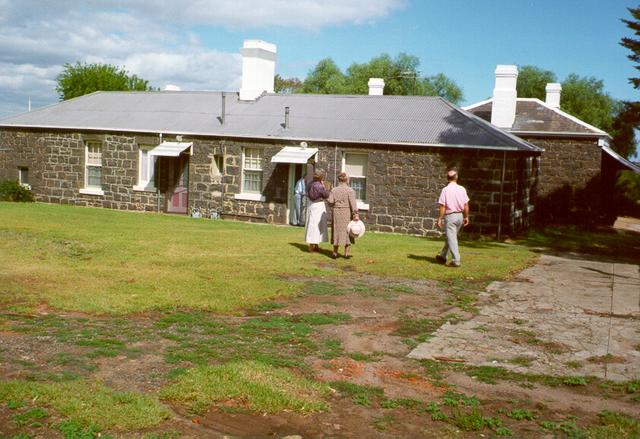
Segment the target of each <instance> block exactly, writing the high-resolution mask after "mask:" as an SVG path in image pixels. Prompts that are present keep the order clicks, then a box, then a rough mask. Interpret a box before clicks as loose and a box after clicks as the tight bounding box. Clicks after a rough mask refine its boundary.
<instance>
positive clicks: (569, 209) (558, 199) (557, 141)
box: [525, 137, 602, 225]
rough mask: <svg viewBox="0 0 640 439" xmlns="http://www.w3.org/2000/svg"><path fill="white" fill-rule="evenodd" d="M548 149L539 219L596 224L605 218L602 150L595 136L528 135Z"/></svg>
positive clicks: (539, 193)
mask: <svg viewBox="0 0 640 439" xmlns="http://www.w3.org/2000/svg"><path fill="white" fill-rule="evenodd" d="M525 140H527V141H528V142H530V143H532V144H534V145H536V146H539V147H541V148H544V150H545V151H544V152H543V153H542V156H541V159H540V179H539V184H538V188H537V200H536V210H537V213H536V221H537V222H539V223H542V224H545V223H568V224H580V225H585V224H593V223H597V222H599V221H600V220H601V219H602V218H601V216H602V215H601V203H602V191H601V178H600V173H601V168H602V151H601V148H600V147H599V146H598V140H597V139H595V138H591V139H584V138H574V139H566V138H540V137H532V138H525Z"/></svg>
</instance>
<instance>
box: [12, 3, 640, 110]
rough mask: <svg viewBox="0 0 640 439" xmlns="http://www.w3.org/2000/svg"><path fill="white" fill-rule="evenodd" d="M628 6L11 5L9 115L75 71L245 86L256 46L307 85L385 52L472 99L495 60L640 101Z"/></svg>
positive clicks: (42, 100) (51, 95)
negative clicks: (81, 64) (590, 79)
mask: <svg viewBox="0 0 640 439" xmlns="http://www.w3.org/2000/svg"><path fill="white" fill-rule="evenodd" d="M637 1H638V0H636V1H635V2H634V1H627V0H606V1H605V0H599V1H597V0H556V1H551V0H447V1H444V0H441V1H433V0H304V1H303V0H299V1H283V0H215V1H214V0H211V1H207V0H183V1H181V2H175V1H173V0H157V1H156V0H128V1H125V0H85V1H83V3H82V5H83V6H82V7H80V8H78V7H77V5H78V3H77V2H76V1H74V0H57V1H56V2H50V1H46V0H0V117H2V116H6V115H8V114H12V113H17V112H22V111H24V110H26V106H27V100H28V98H29V97H31V100H32V102H33V106H34V107H38V106H42V105H47V104H50V103H54V102H56V101H57V95H56V93H55V90H54V88H55V77H56V75H57V74H58V73H59V72H60V70H61V68H62V67H61V66H62V65H63V64H64V63H74V62H75V61H78V60H80V61H85V62H106V63H111V64H117V65H121V66H125V67H126V68H127V69H128V70H129V71H130V72H132V73H135V74H137V75H139V76H141V77H143V78H145V79H149V80H150V82H151V84H152V85H154V86H157V87H161V88H164V87H165V86H166V85H168V84H172V85H175V86H178V87H180V88H181V89H183V90H192V89H201V90H221V89H223V90H237V89H238V87H239V85H240V74H241V72H240V57H239V55H238V51H239V48H240V47H241V46H242V41H243V40H244V39H263V40H266V41H269V42H272V43H275V44H276V45H277V46H278V64H277V67H276V70H277V72H278V73H280V74H281V75H282V76H285V77H289V76H297V77H301V78H304V76H306V74H307V72H308V71H309V70H310V69H311V68H312V67H313V66H314V65H315V64H316V63H317V62H318V61H319V60H320V59H322V58H326V57H331V58H333V59H334V60H335V61H336V62H337V63H338V65H339V66H340V67H342V68H343V69H346V67H348V66H349V64H351V63H352V62H365V61H368V60H369V59H371V58H372V57H373V56H376V55H379V54H381V53H389V54H391V55H392V56H395V55H397V54H398V53H400V52H405V53H409V54H412V55H416V56H418V57H419V58H420V60H421V67H420V71H421V73H422V74H423V75H432V74H435V73H440V72H442V73H445V74H446V75H447V76H449V77H450V78H452V79H454V80H455V81H456V82H457V83H458V85H460V86H461V87H462V88H463V90H464V94H465V101H464V102H463V103H464V104H470V103H474V102H477V101H479V100H482V99H485V98H487V97H489V96H490V95H491V93H492V90H493V82H494V79H493V71H494V69H495V66H496V64H517V65H525V64H533V65H536V66H540V67H543V68H545V69H548V70H552V71H554V72H555V73H556V74H557V75H558V79H559V80H563V79H564V78H565V77H566V75H567V74H569V73H573V72H574V73H578V74H580V75H583V76H595V77H596V78H599V79H602V80H604V83H605V89H606V91H607V92H608V93H610V94H611V96H613V97H614V98H616V99H626V100H638V99H639V98H640V95H639V92H638V91H637V90H634V89H633V88H632V87H631V85H630V84H629V83H628V82H627V78H628V77H629V76H632V75H638V72H637V71H635V70H634V69H633V66H632V64H631V61H629V60H628V59H627V58H626V55H627V54H628V52H627V51H626V50H625V49H624V48H623V47H621V46H620V45H619V44H618V43H619V41H620V38H621V37H622V36H625V35H630V32H629V31H628V29H627V28H626V27H625V26H624V24H623V23H622V22H621V21H620V18H630V15H629V13H628V12H627V10H626V8H627V7H636V6H638V5H639V3H638V2H637Z"/></svg>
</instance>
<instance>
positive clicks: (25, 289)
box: [0, 203, 535, 314]
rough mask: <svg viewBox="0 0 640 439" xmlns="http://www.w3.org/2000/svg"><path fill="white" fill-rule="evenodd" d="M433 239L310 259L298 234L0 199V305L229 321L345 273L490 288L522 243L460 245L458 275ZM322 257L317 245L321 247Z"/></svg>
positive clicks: (524, 253)
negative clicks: (206, 314)
mask: <svg viewBox="0 0 640 439" xmlns="http://www.w3.org/2000/svg"><path fill="white" fill-rule="evenodd" d="M441 245H442V240H440V239H431V238H419V237H413V236H404V235H392V234H379V233H368V234H367V235H365V237H363V238H362V239H361V240H359V241H358V243H357V244H356V246H355V248H354V251H353V254H354V258H352V259H351V260H344V259H339V260H336V261H334V260H331V259H330V258H328V252H326V251H325V252H323V253H320V254H310V253H308V252H307V251H306V246H305V244H304V242H303V231H302V229H300V228H293V227H280V226H271V225H257V224H248V223H241V222H234V221H212V220H206V219H192V218H188V217H183V216H169V215H158V214H142V213H134V212H119V211H113V210H107V209H87V208H77V207H71V206H62V205H46V204H21V203H0V265H1V266H2V267H3V270H2V272H0V284H1V285H2V293H3V294H2V296H1V298H0V301H1V302H2V303H1V305H3V306H4V307H6V308H8V309H10V310H15V311H28V310H29V309H33V308H34V307H36V306H39V305H42V304H46V305H48V306H49V307H52V308H54V309H58V310H65V311H81V312H90V313H97V314H124V313H131V312H143V311H150V310H170V309H196V310H206V311H215V312H223V313H233V312H236V311H238V310H240V309H243V308H250V307H253V306H256V305H258V304H260V303H262V302H265V301H268V300H271V299H274V298H277V297H290V296H295V295H298V294H300V293H301V291H302V285H303V283H302V282H301V281H300V280H301V279H308V278H318V279H329V280H333V281H336V280H339V278H340V277H341V276H348V271H349V270H350V271H355V272H358V273H369V274H372V275H379V276H385V277H397V278H407V279H433V280H441V281H448V280H452V279H468V280H473V281H479V280H493V279H501V278H505V277H508V276H509V275H510V274H511V273H512V272H514V271H517V270H520V269H522V268H523V267H525V266H527V265H528V264H529V263H531V261H532V260H533V259H534V258H535V254H534V253H533V252H532V251H531V250H529V249H528V248H527V247H526V246H519V245H506V244H501V243H495V242H490V241H467V242H463V243H462V248H461V251H462V255H463V267H462V268H461V269H451V268H448V267H444V266H442V265H438V264H435V263H434V260H433V256H434V255H435V254H436V253H437V251H438V250H439V249H440V247H441ZM324 246H325V249H326V248H327V247H328V245H327V244H325V245H324Z"/></svg>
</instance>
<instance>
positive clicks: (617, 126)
mask: <svg viewBox="0 0 640 439" xmlns="http://www.w3.org/2000/svg"><path fill="white" fill-rule="evenodd" d="M619 107H620V108H619V110H618V113H617V114H616V117H615V118H614V119H613V125H612V127H611V132H610V134H611V136H612V137H613V141H612V142H611V147H612V148H613V150H614V151H616V152H617V153H618V154H620V155H621V156H623V157H626V158H629V157H633V156H634V155H635V153H636V152H637V150H638V144H637V141H636V136H635V130H636V129H637V128H638V127H640V102H622V103H621V104H620V105H619Z"/></svg>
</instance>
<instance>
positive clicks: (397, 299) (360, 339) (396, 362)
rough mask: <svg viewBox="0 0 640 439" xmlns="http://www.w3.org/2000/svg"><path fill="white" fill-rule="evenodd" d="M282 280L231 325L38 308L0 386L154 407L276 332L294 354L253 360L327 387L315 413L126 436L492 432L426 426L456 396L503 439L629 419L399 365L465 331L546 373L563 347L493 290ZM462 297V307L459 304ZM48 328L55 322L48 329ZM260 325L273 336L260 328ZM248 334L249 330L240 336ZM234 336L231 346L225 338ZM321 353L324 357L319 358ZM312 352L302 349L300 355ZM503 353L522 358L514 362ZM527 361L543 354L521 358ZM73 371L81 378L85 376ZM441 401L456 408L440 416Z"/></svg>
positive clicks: (418, 365) (615, 403)
mask: <svg viewBox="0 0 640 439" xmlns="http://www.w3.org/2000/svg"><path fill="white" fill-rule="evenodd" d="M292 280H295V281H297V282H307V284H308V285H307V293H306V294H304V295H303V296H301V297H297V298H293V299H288V300H286V301H284V300H280V301H274V303H272V304H268V306H265V308H264V309H263V310H261V309H260V308H256V309H254V310H251V311H249V312H248V313H247V315H246V316H240V317H239V316H220V315H212V314H207V313H190V312H189V310H181V311H180V312H174V313H161V312H154V313H147V314H139V315H132V316H128V317H127V318H126V319H110V318H109V317H108V316H101V317H96V318H91V319H90V320H87V321H86V322H85V323H83V320H82V319H83V318H86V316H82V315H72V314H65V315H59V314H56V311H55V310H52V309H49V308H48V307H46V306H44V305H43V306H41V307H39V308H38V310H37V312H38V313H39V314H36V315H34V316H31V317H28V318H24V321H23V322H22V323H21V324H22V325H23V326H24V328H26V329H25V332H19V331H18V332H17V331H15V330H14V329H13V327H12V326H10V325H9V324H7V322H8V321H10V320H11V319H10V318H7V319H5V321H4V322H3V325H2V326H0V328H1V329H0V375H1V376H2V378H3V379H5V380H6V379H12V378H29V379H39V380H46V379H49V378H46V374H47V373H49V374H51V373H55V374H59V375H61V374H63V373H65V372H69V371H75V372H76V373H77V374H78V376H79V377H81V378H86V379H89V380H100V381H102V382H104V383H105V384H106V385H108V386H110V387H112V388H114V389H117V390H129V391H136V392H142V393H147V394H151V395H156V394H157V392H158V391H159V389H161V388H163V387H164V386H165V385H167V384H168V383H170V382H171V381H172V380H173V379H174V378H176V377H177V376H179V374H180V373H183V372H184V370H185V369H186V368H189V367H194V366H195V365H197V364H206V363H208V364H218V363H221V362H225V361H228V360H229V359H228V358H227V357H225V356H224V355H223V354H221V353H226V352H231V353H232V354H233V355H236V356H237V355H240V357H241V358H243V357H242V355H241V354H243V353H245V352H246V353H249V354H251V353H252V350H255V349H260V347H261V346H262V345H261V344H260V342H261V341H262V339H263V338H268V337H272V336H274V334H275V335H276V336H277V337H279V338H278V340H286V343H284V344H280V345H278V349H281V350H290V351H291V352H295V353H296V356H291V355H290V356H286V355H283V356H282V358H278V354H279V352H278V350H277V349H274V350H271V351H268V352H267V354H268V355H267V356H265V357H262V359H263V360H266V361H273V362H274V363H275V364H279V363H278V360H286V362H285V366H288V367H291V368H293V369H294V370H297V371H298V372H299V373H300V374H303V375H305V376H306V377H308V378H312V379H315V380H318V381H322V382H325V383H333V384H331V385H332V386H334V387H335V389H334V391H333V392H332V393H331V395H330V396H328V397H327V399H326V402H327V404H328V405H329V409H328V410H327V411H326V412H323V413H312V414H308V415H301V414H298V413H293V412H282V413H278V414H264V413H252V412H249V411H247V410H246V405H245V404H243V402H242V401H239V400H232V401H223V402H221V403H219V404H217V405H215V406H214V407H211V408H210V409H209V411H208V412H206V413H204V414H203V415H197V416H196V415H194V414H192V413H189V412H188V411H187V410H186V408H184V407H182V406H170V408H171V409H172V411H173V413H174V416H173V418H172V419H170V420H167V421H166V422H164V423H163V424H162V425H160V426H158V427H157V428H156V429H152V430H149V431H145V432H136V434H144V433H171V434H176V435H177V436H179V437H194V438H200V437H202V438H205V437H206V438H222V437H225V436H226V437H229V436H235V437H278V438H282V437H285V436H287V435H300V436H302V437H304V438H324V437H337V438H360V437H376V438H432V437H433V438H442V437H456V438H467V437H468V438H471V437H474V438H476V437H478V436H479V435H481V434H483V435H485V437H490V436H491V435H493V434H495V427H486V426H485V427H481V428H480V430H478V431H466V430H464V429H461V428H460V427H458V426H456V425H455V422H454V420H452V419H451V418H448V419H445V420H443V419H442V418H438V413H439V412H438V410H441V409H442V410H444V411H446V413H447V415H448V416H451V414H452V413H456V411H458V412H459V413H470V412H471V411H472V408H471V407H470V406H469V407H468V406H465V405H464V403H460V401H465V398H467V399H466V400H467V401H478V406H477V407H476V408H475V409H473V410H477V411H478V413H481V414H482V415H483V416H485V417H487V418H496V419H498V418H499V419H500V420H501V422H503V424H504V425H505V426H507V427H508V428H509V429H510V430H511V431H512V432H513V433H514V436H515V437H524V438H527V437H531V438H538V437H544V435H545V434H547V435H548V432H545V431H543V430H541V428H540V426H539V423H538V421H539V420H541V419H548V420H551V421H558V422H559V421H562V420H565V419H570V418H568V416H578V417H579V419H580V422H581V423H582V424H581V425H585V423H591V424H594V423H597V422H598V417H597V414H598V413H599V412H600V411H601V410H604V409H608V410H613V411H619V412H621V413H627V414H629V415H634V414H635V415H636V416H637V409H638V402H634V400H633V399H632V398H633V395H626V394H625V395H624V396H620V395H621V392H618V393H617V394H607V395H604V394H599V390H598V387H597V385H595V384H594V385H591V384H590V386H589V387H585V388H580V387H576V388H574V387H559V388H553V387H548V386H543V385H537V384H536V385H535V386H534V387H531V386H530V387H527V388H525V387H522V385H521V384H522V383H518V382H516V381H499V382H498V384H495V385H490V384H485V383H482V382H479V381H478V380H474V379H473V378H471V377H469V376H467V375H466V374H465V373H464V368H465V367H468V366H467V364H466V363H461V361H464V360H465V358H462V356H461V355H450V356H447V355H442V356H440V357H439V358H440V359H441V360H443V361H438V362H433V363H425V362H421V361H418V360H414V359H410V358H407V354H408V353H409V352H410V351H411V349H412V346H415V344H417V343H419V342H420V341H423V340H426V339H429V338H430V337H432V332H433V331H436V332H437V331H438V330H442V331H445V332H448V333H452V331H453V330H454V329H458V328H460V327H461V325H465V324H469V325H470V328H469V331H472V332H470V334H471V339H472V340H474V341H475V340H480V339H481V338H482V339H483V340H484V341H486V342H491V343H494V344H496V343H497V341H504V340H507V341H508V342H509V343H510V345H509V347H510V348H509V349H505V351H504V352H503V353H502V354H503V355H502V357H501V358H502V359H503V360H504V361H505V362H508V361H513V362H514V364H511V366H510V367H513V368H516V369H523V370H526V363H528V362H531V363H535V362H536V361H542V360H540V358H542V359H543V360H545V361H554V360H553V359H554V355H555V354H554V352H561V351H562V352H564V351H565V350H566V349H567V347H566V345H565V344H563V342H561V341H554V340H552V339H549V338H548V335H549V334H548V333H545V332H540V331H538V330H537V328H536V327H531V326H530V325H529V324H528V323H529V322H528V321H527V320H526V319H525V318H524V316H523V315H520V314H515V313H514V314H513V315H506V314H504V315H500V317H499V318H495V316H489V317H488V316H484V315H483V314H482V309H484V308H486V307H490V306H494V307H495V306H497V305H499V303H500V300H499V298H498V297H497V296H496V295H495V294H494V293H493V292H487V293H481V294H478V291H476V290H474V289H472V287H473V285H472V286H471V287H470V289H469V290H464V287H460V286H459V285H448V284H438V283H435V282H429V281H408V280H407V281H402V280H397V279H394V280H393V281H389V280H387V279H384V278H380V277H375V276H369V275H350V277H349V279H348V280H347V281H345V280H344V279H329V280H323V281H321V282H319V281H317V280H309V279H303V278H296V279H292ZM521 283H522V284H528V283H529V281H526V282H525V281H523V282H521ZM461 297H463V298H464V300H466V301H467V302H465V303H464V304H461V302H460V300H459V299H460V298H461ZM271 305H272V306H271ZM458 305H460V306H458ZM467 305H468V306H467ZM542 305H544V304H542ZM542 305H541V306H542ZM474 306H475V307H479V308H481V311H480V312H479V313H478V314H476V313H475V312H473V307H474ZM462 308H465V309H466V310H463V309H462ZM314 315H316V316H319V317H323V316H324V317H326V318H327V320H326V322H319V323H305V322H306V321H305V320H304V317H305V316H307V317H309V316H311V317H313V316H314ZM322 315H323V316H322ZM345 315H347V316H346V318H342V317H344V316H345ZM331 316H334V317H336V316H337V317H336V318H337V320H331V318H330V317H331ZM341 316H342V317H341ZM289 317H291V318H290V319H289ZM338 317H339V318H338ZM57 318H59V321H58V320H55V321H53V320H51V319H57ZM269 319H272V321H270V320H269ZM41 320H42V321H46V322H48V324H49V325H51V328H52V332H51V333H50V334H49V333H48V332H47V331H46V330H42V328H40V326H39V324H38V323H39V322H40V321H41ZM309 321H311V320H309ZM270 322H271V323H273V324H274V325H276V324H278V325H285V326H270ZM471 322H473V325H471ZM496 322H497V323H496ZM254 323H255V324H256V326H251V324H254ZM287 325H288V326H287ZM305 325H306V326H305ZM303 326H304V327H303ZM283 328H284V329H283ZM27 329H28V330H27ZM29 331H31V332H29ZM251 331H253V332H251ZM279 331H280V332H279ZM296 331H298V332H296ZM289 332H291V333H289ZM43 334H44V335H43ZM238 334H241V335H242V337H236V335H238ZM248 334H252V335H248ZM232 335H233V337H232ZM225 337H227V338H225ZM251 337H254V338H251ZM490 337H493V339H491V338H490ZM496 340H497V341H496ZM327 342H330V343H329V345H330V346H331V347H330V348H326V346H327ZM118 343H119V344H118ZM235 343H238V344H241V350H240V351H236V350H234V349H231V347H230V346H229V345H230V344H235ZM311 345H313V346H314V348H313V349H311V348H308V347H307V346H311ZM472 345H473V343H470V344H469V346H472ZM512 346H516V347H518V348H519V349H521V350H522V352H519V351H518V352H514V351H513V349H512ZM305 349H306V350H305ZM530 350H533V351H535V352H542V354H541V355H539V356H534V355H529V351H530ZM172 355H173V357H171V356H172ZM234 358H235V357H234ZM84 360H87V361H89V362H90V364H91V365H92V366H93V368H83V365H82V364H81V362H82V361H84ZM446 360H455V361H446ZM458 360H460V361H458ZM516 361H517V362H519V363H520V364H515V362H516ZM575 363H578V362H577V361H576V362H575ZM603 363H604V364H620V358H617V357H602V358H600V357H593V358H586V357H585V358H582V359H581V361H580V365H582V364H585V365H588V364H592V365H593V366H594V367H595V366H598V365H602V364H603ZM489 364H491V363H489ZM580 373H582V370H580ZM335 382H338V383H347V384H350V385H355V386H361V387H362V388H364V389H375V392H378V393H375V395H376V396H372V397H370V398H368V399H357V398H354V397H353V396H352V395H351V394H349V393H347V392H345V391H342V390H339V386H337V385H336V383H335ZM452 392H453V393H452ZM451 395H457V396H451ZM447 398H448V399H447ZM456 398H462V399H456ZM514 401H515V402H514ZM445 402H446V404H462V405H460V406H456V407H454V408H451V407H449V406H447V405H446V404H445ZM514 406H517V407H520V408H526V409H528V410H531V411H532V412H535V414H536V420H533V421H531V420H523V421H520V422H515V421H513V420H512V419H511V418H509V417H507V416H506V414H505V413H506V412H507V410H510V409H511V408H513V407H514ZM12 416H13V412H11V411H10V410H9V409H7V408H6V407H2V406H0V425H1V423H2V422H4V423H8V424H9V425H10V426H11V427H0V433H2V434H3V435H5V436H6V435H8V436H11V435H14V434H17V433H21V432H25V431H27V432H29V433H31V434H32V435H34V436H41V437H45V436H46V437H59V436H60V435H59V433H58V431H57V430H56V429H55V428H54V427H53V426H52V427H51V428H49V429H46V428H45V430H43V432H41V431H39V430H37V429H33V430H28V429H27V430H25V429H20V428H17V427H16V426H15V423H14V422H13V420H12Z"/></svg>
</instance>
